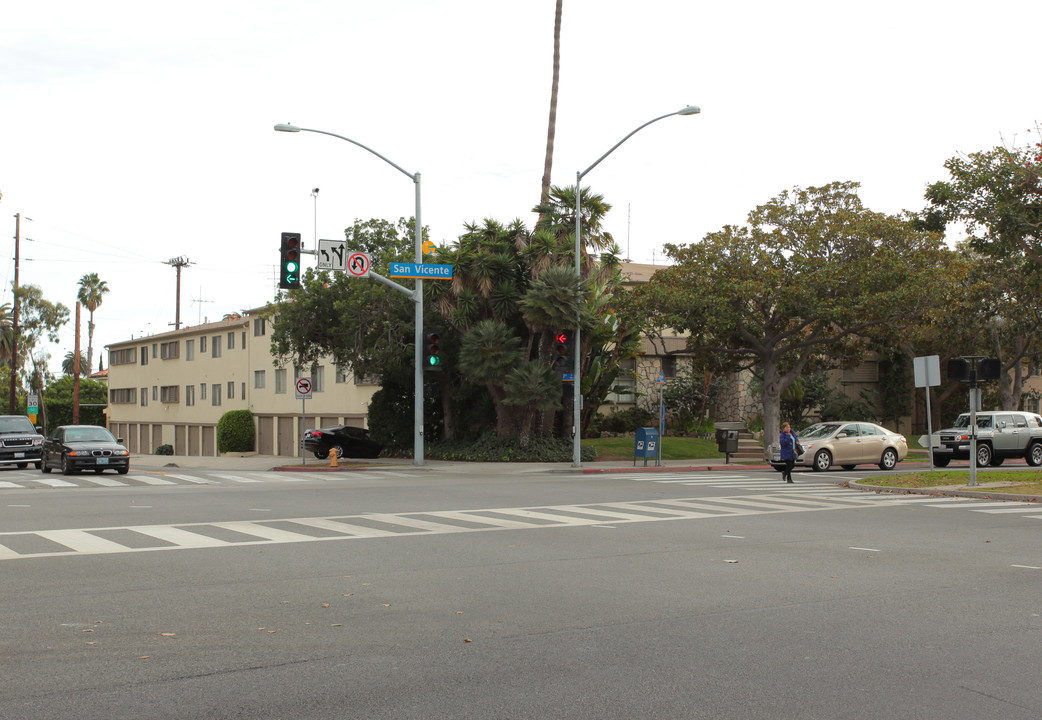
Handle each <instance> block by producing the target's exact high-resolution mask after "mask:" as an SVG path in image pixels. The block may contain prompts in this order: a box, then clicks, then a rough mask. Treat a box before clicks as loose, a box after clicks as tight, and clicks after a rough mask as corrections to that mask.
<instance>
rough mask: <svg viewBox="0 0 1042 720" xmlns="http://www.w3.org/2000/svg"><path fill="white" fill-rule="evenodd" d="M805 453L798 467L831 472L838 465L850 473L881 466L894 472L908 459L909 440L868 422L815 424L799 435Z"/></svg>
mask: <svg viewBox="0 0 1042 720" xmlns="http://www.w3.org/2000/svg"><path fill="white" fill-rule="evenodd" d="M796 436H797V437H798V438H799V439H800V444H801V445H802V446H803V454H802V455H800V456H799V457H798V458H796V465H802V466H810V467H812V468H814V469H815V470H828V469H829V468H830V467H832V466H833V465H839V466H840V467H842V468H843V469H844V470H850V469H852V468H853V467H854V466H855V465H869V464H870V465H878V466H879V467H880V469H881V470H893V469H894V468H895V467H897V463H899V462H901V461H902V460H904V459H905V458H906V457H908V440H907V439H906V438H905V436H904V435H901V434H899V433H895V432H892V431H890V430H887V429H886V428H885V427H882V426H880V425H876V424H875V423H868V422H823V423H816V424H814V425H811V426H810V427H807V428H804V429H803V431H802V432H798V433H796Z"/></svg>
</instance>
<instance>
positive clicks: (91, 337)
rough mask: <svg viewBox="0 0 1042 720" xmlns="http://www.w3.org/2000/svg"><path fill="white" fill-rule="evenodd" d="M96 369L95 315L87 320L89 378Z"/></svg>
mask: <svg viewBox="0 0 1042 720" xmlns="http://www.w3.org/2000/svg"><path fill="white" fill-rule="evenodd" d="M93 367H94V313H91V314H90V318H89V319H88V320H87V377H90V376H91V374H92V373H93Z"/></svg>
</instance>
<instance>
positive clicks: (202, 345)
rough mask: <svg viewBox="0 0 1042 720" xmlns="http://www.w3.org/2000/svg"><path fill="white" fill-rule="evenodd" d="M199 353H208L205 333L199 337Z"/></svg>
mask: <svg viewBox="0 0 1042 720" xmlns="http://www.w3.org/2000/svg"><path fill="white" fill-rule="evenodd" d="M199 354H200V355H205V354H206V336H205V335H203V336H202V337H200V338H199Z"/></svg>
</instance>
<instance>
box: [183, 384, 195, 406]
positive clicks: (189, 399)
mask: <svg viewBox="0 0 1042 720" xmlns="http://www.w3.org/2000/svg"><path fill="white" fill-rule="evenodd" d="M185 405H195V385H185Z"/></svg>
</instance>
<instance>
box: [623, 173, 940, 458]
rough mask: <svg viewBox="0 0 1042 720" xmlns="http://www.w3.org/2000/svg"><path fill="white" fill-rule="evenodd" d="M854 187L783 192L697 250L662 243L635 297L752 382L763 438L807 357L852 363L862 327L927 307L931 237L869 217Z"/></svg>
mask: <svg viewBox="0 0 1042 720" xmlns="http://www.w3.org/2000/svg"><path fill="white" fill-rule="evenodd" d="M857 187H858V185H857V184H856V183H849V182H837V183H832V184H830V185H826V186H824V187H821V188H807V189H799V188H796V189H795V190H793V191H792V192H791V193H790V192H783V193H781V194H780V195H779V196H778V197H776V198H774V199H772V200H771V201H770V202H768V203H767V204H765V205H761V206H760V207H758V208H756V209H755V210H753V211H752V212H751V213H750V215H749V218H748V222H749V224H748V226H746V227H735V226H726V227H724V228H723V229H722V230H720V231H718V232H715V233H710V234H709V235H707V236H706V237H705V239H704V240H702V241H701V242H699V243H693V244H690V245H683V246H680V245H672V244H669V245H666V253H667V255H669V256H670V257H671V258H672V259H673V260H674V261H675V262H676V264H675V265H674V266H672V267H669V268H665V269H663V270H660V271H659V272H657V273H656V274H655V275H654V276H653V277H652V279H651V281H650V282H649V283H648V284H647V285H645V286H643V287H641V288H638V289H637V290H636V293H638V294H639V296H640V297H641V298H642V300H643V302H644V307H645V309H646V313H645V315H646V317H648V318H649V319H650V318H654V321H655V325H656V326H658V327H671V328H676V329H680V330H688V331H690V333H691V339H690V341H689V342H690V346H691V347H693V348H696V349H698V350H700V351H701V352H703V353H708V354H710V355H719V356H722V357H725V358H729V359H730V360H729V362H730V363H732V364H734V365H735V366H737V367H742V368H746V369H750V370H752V371H753V372H754V373H755V374H756V375H757V376H758V377H759V378H760V379H761V380H762V382H763V386H762V392H761V400H762V403H763V409H764V430H765V432H766V436H767V437H768V438H772V437H777V435H778V431H779V426H780V403H781V395H782V393H783V392H784V391H785V389H786V388H787V387H789V386H790V385H792V383H793V382H795V380H796V378H798V377H799V376H800V375H801V374H802V372H803V371H804V369H805V368H807V367H808V365H809V363H811V361H812V360H813V359H815V358H817V357H830V358H834V359H836V360H839V359H841V358H849V357H850V356H851V355H853V356H857V355H858V354H859V353H860V352H861V351H862V348H863V344H862V343H861V342H859V341H858V338H859V337H860V336H861V335H862V334H864V333H867V332H868V331H869V330H870V329H871V328H873V327H877V326H880V325H883V324H884V323H886V324H889V325H890V326H891V327H901V326H903V325H904V324H907V323H911V322H914V321H915V320H916V318H917V317H918V316H919V315H920V314H921V313H922V310H923V308H924V307H926V306H928V305H929V304H930V303H931V302H933V301H934V299H935V298H936V293H935V292H934V290H933V288H934V286H935V285H936V284H937V283H938V282H939V281H940V279H939V278H938V277H937V276H936V274H935V273H934V270H935V269H936V267H937V266H938V265H939V264H940V263H941V262H942V260H943V256H944V253H945V252H948V251H947V250H946V248H944V246H943V244H942V243H941V241H940V238H939V237H938V235H936V234H934V233H926V232H922V231H918V230H915V229H913V227H912V226H911V223H910V222H909V220H908V219H907V218H901V217H893V216H888V215H883V214H879V213H874V212H871V211H869V210H867V209H866V208H864V207H863V206H862V204H861V201H860V199H859V198H858V196H857V192H856V191H857Z"/></svg>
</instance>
